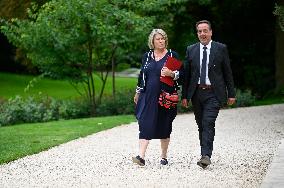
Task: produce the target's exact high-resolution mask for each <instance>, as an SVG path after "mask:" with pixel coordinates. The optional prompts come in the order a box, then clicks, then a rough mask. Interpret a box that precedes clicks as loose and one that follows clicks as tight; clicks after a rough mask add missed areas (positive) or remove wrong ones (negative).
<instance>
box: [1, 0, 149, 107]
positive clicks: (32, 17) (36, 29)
mask: <svg viewBox="0 0 284 188" xmlns="http://www.w3.org/2000/svg"><path fill="white" fill-rule="evenodd" d="M137 2H140V1H137ZM133 5H134V3H133V1H132V3H131V4H130V3H129V2H127V1H107V0H100V1H91V0H69V1H64V0H57V1H50V2H48V3H46V4H44V5H43V6H42V8H40V9H38V7H37V6H33V8H32V9H30V10H29V18H28V19H25V20H19V19H12V20H11V22H5V24H4V25H3V26H2V27H1V30H2V32H3V33H4V34H5V35H6V36H7V37H8V39H9V41H10V42H12V43H13V44H14V45H15V46H17V47H20V48H21V49H24V50H25V52H26V53H27V56H28V58H29V59H31V61H32V63H33V64H35V65H36V66H37V67H38V68H39V69H40V71H41V72H42V73H44V74H45V75H48V76H50V77H53V78H60V79H67V80H69V81H70V83H71V84H72V85H73V86H74V87H75V88H76V89H77V91H78V92H80V93H81V94H82V95H83V93H85V94H84V95H85V96H86V97H87V98H88V100H89V101H90V104H91V105H92V107H93V112H94V111H95V106H96V91H95V82H94V77H93V73H94V71H95V68H96V67H101V70H102V71H103V70H105V69H107V65H109V63H108V62H110V61H111V60H112V59H113V57H114V53H115V51H116V49H117V48H122V49H123V48H124V47H128V50H130V49H131V46H132V45H133V43H137V42H138V43H140V42H139V41H140V40H141V39H143V37H142V36H144V33H145V32H148V31H149V29H150V28H151V25H152V18H148V17H142V16H140V15H139V14H137V13H136V12H134V11H131V10H130V9H129V6H133ZM137 5H139V6H140V5H141V2H140V3H138V4H137ZM122 6H124V7H123V8H122ZM125 31H128V32H125ZM131 44H132V45H131ZM133 46H135V45H133ZM101 75H103V74H101ZM101 78H102V80H103V81H105V80H106V77H104V76H103V77H101ZM97 84H98V83H97ZM82 86H83V88H84V92H82V90H81V88H80V87H82ZM101 93H102V92H101Z"/></svg>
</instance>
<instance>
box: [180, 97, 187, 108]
mask: <svg viewBox="0 0 284 188" xmlns="http://www.w3.org/2000/svg"><path fill="white" fill-rule="evenodd" d="M181 105H182V106H183V107H185V108H188V101H187V99H182V101H181Z"/></svg>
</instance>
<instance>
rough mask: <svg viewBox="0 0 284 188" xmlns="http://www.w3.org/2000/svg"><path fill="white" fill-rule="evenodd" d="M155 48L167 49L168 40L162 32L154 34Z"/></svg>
mask: <svg viewBox="0 0 284 188" xmlns="http://www.w3.org/2000/svg"><path fill="white" fill-rule="evenodd" d="M153 43H154V48H155V49H165V48H166V40H165V38H164V37H163V35H161V34H156V35H155V36H154V42H153Z"/></svg>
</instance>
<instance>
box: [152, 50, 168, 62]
mask: <svg viewBox="0 0 284 188" xmlns="http://www.w3.org/2000/svg"><path fill="white" fill-rule="evenodd" d="M166 53H167V50H163V51H162V52H159V53H157V51H156V52H155V51H154V54H153V55H154V57H153V58H154V59H155V61H160V60H161V59H162V58H163V57H164V56H165V55H166Z"/></svg>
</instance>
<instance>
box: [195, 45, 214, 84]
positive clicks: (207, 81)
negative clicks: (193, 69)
mask: <svg viewBox="0 0 284 188" xmlns="http://www.w3.org/2000/svg"><path fill="white" fill-rule="evenodd" d="M211 43H212V40H211V41H210V42H209V43H208V44H207V45H206V48H207V49H206V52H207V62H206V79H205V83H206V85H211V82H210V80H209V78H208V63H209V55H210V49H211ZM199 46H200V47H199V52H200V61H199V62H200V75H201V67H202V59H203V47H204V45H203V44H201V43H200V45H199ZM198 84H200V77H199V80H198Z"/></svg>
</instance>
